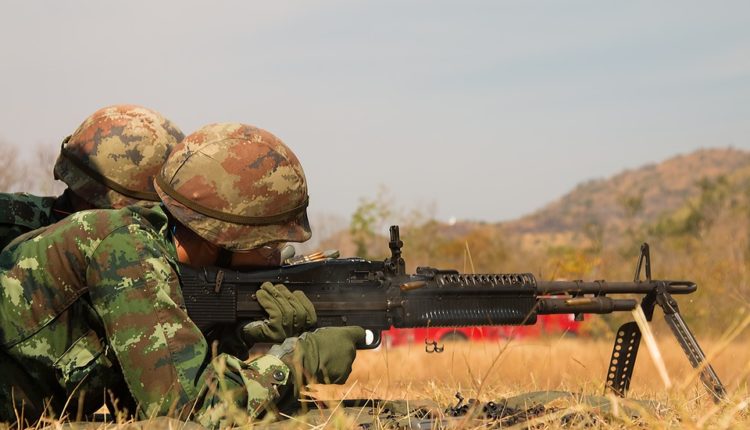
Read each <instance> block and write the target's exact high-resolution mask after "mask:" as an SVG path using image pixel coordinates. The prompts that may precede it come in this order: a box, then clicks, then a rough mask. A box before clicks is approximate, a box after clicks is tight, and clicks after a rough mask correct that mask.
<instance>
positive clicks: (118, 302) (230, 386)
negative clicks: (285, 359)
mask: <svg viewBox="0 0 750 430" xmlns="http://www.w3.org/2000/svg"><path fill="white" fill-rule="evenodd" d="M161 240H163V239H161V238H160V237H158V236H157V233H154V232H152V231H150V230H147V229H145V228H143V227H141V226H139V225H135V224H134V225H130V226H127V227H122V228H120V229H118V230H115V231H114V232H113V233H111V234H110V235H108V236H107V237H106V238H105V239H103V240H102V241H101V242H100V243H99V244H98V246H97V248H96V249H95V250H94V251H93V252H92V254H91V259H90V262H89V266H88V270H87V273H86V277H87V284H88V286H89V294H90V297H91V301H92V305H93V307H94V308H95V310H96V312H97V313H98V315H99V316H100V317H101V319H102V322H103V324H104V327H105V330H106V335H107V341H108V344H109V347H111V348H113V350H114V352H115V355H116V356H117V359H118V361H119V363H120V366H121V367H122V373H123V375H124V377H125V381H126V382H127V385H128V388H129V390H130V393H131V395H132V396H133V398H134V399H135V400H136V402H137V403H138V404H139V411H138V415H139V416H140V417H141V418H149V417H153V416H157V415H159V416H160V415H173V416H179V417H182V418H186V417H188V416H190V415H191V414H194V415H195V416H197V417H198V419H199V420H200V421H201V422H204V423H205V424H207V425H212V423H218V422H220V421H221V420H222V419H223V418H221V414H223V413H227V412H237V411H243V412H244V413H245V414H249V415H250V416H251V417H255V416H258V415H260V414H262V413H263V412H264V411H265V409H266V408H267V407H272V405H273V403H274V402H275V401H276V400H277V399H278V398H279V397H280V394H283V392H284V391H287V386H286V384H287V382H288V380H289V369H288V368H287V367H286V366H285V365H284V364H283V363H282V362H281V361H280V360H278V359H276V358H275V357H271V356H263V357H261V358H259V359H257V360H255V361H252V362H250V363H245V362H242V361H240V360H239V359H237V358H236V357H232V356H230V355H226V354H220V355H218V356H217V357H215V358H213V359H212V357H211V350H210V348H209V347H208V345H207V343H206V340H205V338H204V337H203V335H202V334H201V332H200V330H199V329H198V328H197V327H196V326H195V324H193V322H192V321H191V320H190V318H188V315H187V313H186V310H185V306H184V303H183V298H182V293H181V291H180V287H179V281H178V278H177V275H176V273H175V271H174V269H173V268H172V266H171V265H170V264H169V261H168V260H167V259H166V258H165V257H164V256H165V255H168V254H167V253H168V252H170V251H169V250H167V249H166V248H165V247H164V246H163V245H162V242H161ZM280 390H281V391H282V393H280ZM220 402H229V403H230V404H231V407H229V406H227V407H224V408H223V409H222V408H219V407H217V405H219V404H220ZM227 408H229V409H231V411H230V410H229V409H227Z"/></svg>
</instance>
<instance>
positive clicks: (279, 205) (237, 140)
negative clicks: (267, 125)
mask: <svg viewBox="0 0 750 430" xmlns="http://www.w3.org/2000/svg"><path fill="white" fill-rule="evenodd" d="M155 182H156V191H157V192H158V193H159V196H160V197H161V199H162V202H164V204H165V205H166V207H167V208H168V209H169V212H170V213H171V214H172V215H173V216H174V217H175V218H177V219H178V220H179V221H180V222H181V223H182V224H184V225H185V226H187V227H188V228H190V229H191V230H193V231H194V232H195V233H197V234H198V235H199V236H200V237H202V238H203V239H206V240H207V241H208V242H210V243H213V244H215V245H219V246H221V247H223V248H226V249H228V250H230V251H245V250H250V249H253V248H257V247H260V246H263V245H266V244H270V243H275V242H304V241H306V240H307V239H309V238H310V235H311V233H310V224H309V221H308V219H307V204H308V195H307V180H306V179H305V173H304V171H303V170H302V166H301V165H300V162H299V160H298V159H297V157H296V156H295V155H294V153H293V152H292V151H291V150H290V149H289V148H288V147H287V146H286V145H285V144H284V143H283V142H282V141H281V140H280V139H279V138H277V137H276V136H274V135H273V134H271V133H269V132H268V131H266V130H263V129H260V128H257V127H253V126H249V125H245V124H237V123H221V124H211V125H207V126H205V127H203V128H201V129H200V130H198V131H196V132H195V133H193V134H191V135H189V136H188V137H186V138H185V140H183V141H182V143H180V144H178V145H177V146H176V147H175V149H174V151H173V152H172V154H171V155H170V157H169V159H168V160H167V161H166V163H164V167H163V168H162V171H161V173H160V174H159V175H158V176H157V177H156V180H155Z"/></svg>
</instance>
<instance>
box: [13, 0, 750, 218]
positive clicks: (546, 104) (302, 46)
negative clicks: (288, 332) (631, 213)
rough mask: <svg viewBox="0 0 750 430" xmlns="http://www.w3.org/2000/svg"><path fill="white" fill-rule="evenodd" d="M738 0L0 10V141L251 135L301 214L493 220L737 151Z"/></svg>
mask: <svg viewBox="0 0 750 430" xmlns="http://www.w3.org/2000/svg"><path fill="white" fill-rule="evenodd" d="M748 17H750V2H747V1H724V2H706V1H702V2H690V1H683V0H680V1H662V2H654V1H627V2H623V1H620V2H614V1H601V0H596V1H534V2H532V1H525V0H524V1H466V0H462V1H458V0H456V1H377V2H376V1H326V2H323V1H296V2H290V1H278V0H276V1H273V2H250V1H231V2H230V1H224V2H218V1H212V2H209V1H200V2H197V1H169V2H168V1H129V2H102V1H64V2H60V1H33V2H32V1H26V2H21V1H8V0H1V1H0V139H2V140H4V141H6V142H10V143H13V144H15V145H19V146H21V147H23V148H29V147H31V146H33V145H36V144H44V145H49V146H50V148H51V150H57V148H58V146H59V142H60V141H61V139H62V138H63V137H64V136H66V135H67V134H70V133H71V132H72V131H73V130H74V129H75V128H76V127H77V126H78V124H80V122H81V121H83V119H84V118H85V117H86V116H88V115H89V114H91V113H92V112H94V111H95V110H96V109H98V108H100V107H103V106H106V105H109V104H115V103H134V104H141V105H144V106H147V107H150V108H153V109H156V110H158V111H160V112H161V113H163V114H164V115H165V116H167V117H168V118H170V119H172V120H173V121H174V122H175V123H176V124H178V125H179V126H180V127H181V128H182V129H183V130H184V131H185V132H186V133H190V132H192V131H193V130H195V129H197V128H199V127H200V126H202V125H204V124H207V123H210V122H216V121H240V122H245V123H249V124H253V125H257V126H260V127H262V128H266V129H268V130H269V131H271V132H273V133H274V134H276V135H278V136H279V137H281V138H282V139H283V140H284V141H285V142H286V143H287V144H288V145H289V146H290V147H291V148H292V149H293V150H294V151H295V152H296V153H297V155H298V156H299V158H300V159H301V161H302V163H303V166H304V168H305V171H306V173H307V177H308V181H309V184H310V196H311V209H310V210H311V212H312V213H313V214H316V213H317V214H320V213H333V214H338V215H342V216H348V215H349V214H350V213H351V212H352V211H353V209H354V208H355V207H356V206H357V203H358V200H359V199H360V198H361V197H373V196H374V195H375V194H376V192H377V190H378V188H379V186H381V185H382V186H384V187H386V188H387V189H388V190H390V194H391V195H393V196H394V198H395V200H396V202H397V203H398V205H400V206H403V207H425V206H429V205H431V204H434V205H435V207H436V209H437V213H436V215H437V216H438V217H439V218H442V219H447V218H449V217H452V216H455V217H457V218H459V219H466V218H468V219H480V220H487V221H499V220H505V219H511V218H515V217H518V216H521V215H523V214H526V213H529V212H531V211H533V210H535V209H538V208H540V207H541V206H543V205H544V204H545V203H548V202H550V201H551V200H553V199H555V198H557V197H560V196H561V195H563V194H564V193H565V192H567V191H569V190H570V189H571V188H572V187H574V186H575V185H576V184H577V183H579V182H581V181H584V180H587V179H591V178H598V177H606V176H610V175H613V174H615V173H618V172H620V171H621V170H623V169H625V168H634V167H638V166H640V165H642V164H645V163H648V162H653V161H660V160H662V159H665V158H668V157H671V156H673V155H675V154H678V153H685V152H689V151H692V150H694V149H697V148H701V147H726V146H734V147H737V148H744V149H750V139H749V136H750V133H749V132H750V21H749V19H748Z"/></svg>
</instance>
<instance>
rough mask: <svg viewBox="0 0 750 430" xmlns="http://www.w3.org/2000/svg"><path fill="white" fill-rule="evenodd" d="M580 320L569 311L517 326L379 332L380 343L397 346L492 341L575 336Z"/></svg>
mask: <svg viewBox="0 0 750 430" xmlns="http://www.w3.org/2000/svg"><path fill="white" fill-rule="evenodd" d="M579 326H580V322H578V321H575V320H574V319H573V315H572V314H559V315H539V316H538V317H537V322H536V324H534V325H521V326H482V327H430V328H402V329H397V328H391V329H390V330H388V331H385V332H383V344H384V345H386V346H388V347H390V346H399V345H405V344H409V343H423V342H424V341H425V340H428V341H433V340H434V341H438V342H445V341H454V340H471V341H495V340H502V339H511V338H516V339H517V338H524V337H539V336H543V335H554V336H560V335H573V336H577V335H578V332H579Z"/></svg>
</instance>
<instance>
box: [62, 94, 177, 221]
mask: <svg viewBox="0 0 750 430" xmlns="http://www.w3.org/2000/svg"><path fill="white" fill-rule="evenodd" d="M183 137H184V135H183V134H182V132H181V131H180V129H178V128H177V127H176V126H175V125H174V124H172V122H171V121H169V120H168V119H166V118H164V117H163V116H161V115H160V114H159V113H157V112H154V111H152V110H150V109H146V108H144V107H140V106H133V105H115V106H109V107H106V108H103V109H100V110H98V111H96V112H94V114H93V115H91V116H90V117H88V118H86V120H85V121H84V122H83V123H82V124H81V125H80V126H79V127H78V129H77V130H76V131H75V132H73V134H72V135H70V136H68V137H67V138H65V140H64V141H63V143H62V148H61V149H60V156H59V157H58V158H57V162H56V163H55V170H54V172H55V179H60V180H61V181H63V182H65V184H66V185H67V186H68V189H69V190H70V191H71V192H72V193H73V196H72V197H73V198H72V200H73V204H74V206H76V207H75V209H76V210H81V209H88V208H97V209H113V208H114V209H117V208H121V207H125V206H129V205H132V204H138V203H141V202H144V201H153V202H158V201H159V196H158V195H157V194H156V191H155V190H154V185H153V179H154V177H155V176H156V174H157V173H158V172H159V170H160V169H161V166H162V164H164V162H165V161H166V159H167V157H168V156H169V153H170V152H171V150H172V148H173V147H174V145H175V144H177V143H178V142H180V141H181V140H182V139H183Z"/></svg>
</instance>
